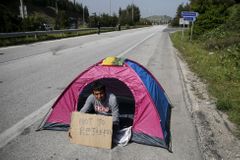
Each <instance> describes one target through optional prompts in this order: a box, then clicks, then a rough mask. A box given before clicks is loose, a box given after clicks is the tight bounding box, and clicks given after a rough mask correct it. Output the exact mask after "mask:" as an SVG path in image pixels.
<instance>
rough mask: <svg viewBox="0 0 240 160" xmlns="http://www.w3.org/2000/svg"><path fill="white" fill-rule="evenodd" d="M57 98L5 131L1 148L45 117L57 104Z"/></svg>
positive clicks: (1, 137)
mask: <svg viewBox="0 0 240 160" xmlns="http://www.w3.org/2000/svg"><path fill="white" fill-rule="evenodd" d="M55 100H56V98H53V99H52V100H51V101H49V102H48V103H46V104H45V105H43V106H42V107H41V108H40V109H39V110H37V111H35V112H33V113H32V114H30V115H29V116H27V117H25V118H24V119H22V120H21V121H19V122H18V123H16V124H15V125H13V126H12V127H11V128H9V129H7V130H6V131H4V132H3V133H2V134H0V148H2V147H3V146H5V145H6V144H7V143H8V142H10V141H11V140H13V139H14V138H15V137H17V136H18V135H20V134H21V133H22V132H23V131H24V129H26V128H28V127H29V126H31V125H32V124H34V123H35V122H37V121H38V120H40V119H41V118H43V117H44V115H46V114H47V112H48V111H49V109H50V108H51V106H52V105H53V103H54V102H55Z"/></svg>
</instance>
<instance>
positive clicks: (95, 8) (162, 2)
mask: <svg viewBox="0 0 240 160" xmlns="http://www.w3.org/2000/svg"><path fill="white" fill-rule="evenodd" d="M76 2H78V3H82V4H83V5H87V7H88V10H89V14H90V15H91V14H92V13H94V12H96V13H97V14H101V13H103V12H105V13H108V14H109V13H110V11H111V13H112V14H113V13H116V14H118V10H119V8H120V7H121V8H122V9H125V8H126V6H127V5H128V4H132V2H133V3H134V4H135V5H137V6H138V7H139V8H140V11H141V17H143V18H144V17H148V16H151V15H168V16H171V17H174V16H175V14H176V9H177V7H178V6H179V4H181V3H184V4H185V3H187V2H188V0H76ZM110 4H111V5H110ZM110 6H111V7H110Z"/></svg>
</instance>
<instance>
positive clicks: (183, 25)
mask: <svg viewBox="0 0 240 160" xmlns="http://www.w3.org/2000/svg"><path fill="white" fill-rule="evenodd" d="M184 27H185V24H182V40H183V38H184Z"/></svg>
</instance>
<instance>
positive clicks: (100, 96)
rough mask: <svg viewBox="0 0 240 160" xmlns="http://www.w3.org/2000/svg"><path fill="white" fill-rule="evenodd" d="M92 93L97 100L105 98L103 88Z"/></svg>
mask: <svg viewBox="0 0 240 160" xmlns="http://www.w3.org/2000/svg"><path fill="white" fill-rule="evenodd" d="M93 95H94V96H95V98H96V99H97V100H99V101H101V100H103V99H104V98H105V92H104V90H101V91H93Z"/></svg>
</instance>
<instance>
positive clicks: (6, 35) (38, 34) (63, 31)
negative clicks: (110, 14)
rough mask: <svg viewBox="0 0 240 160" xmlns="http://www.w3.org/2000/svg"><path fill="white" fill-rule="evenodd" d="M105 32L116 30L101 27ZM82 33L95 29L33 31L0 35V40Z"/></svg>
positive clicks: (94, 29) (95, 29)
mask: <svg viewBox="0 0 240 160" xmlns="http://www.w3.org/2000/svg"><path fill="white" fill-rule="evenodd" d="M105 30H116V28H115V27H101V31H105ZM83 31H96V32H97V28H82V29H65V30H52V31H33V32H11V33H0V38H15V37H27V36H34V37H35V38H37V36H43V35H49V34H64V33H74V32H76V33H77V32H83Z"/></svg>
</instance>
